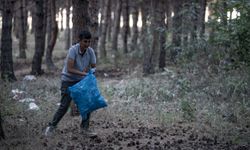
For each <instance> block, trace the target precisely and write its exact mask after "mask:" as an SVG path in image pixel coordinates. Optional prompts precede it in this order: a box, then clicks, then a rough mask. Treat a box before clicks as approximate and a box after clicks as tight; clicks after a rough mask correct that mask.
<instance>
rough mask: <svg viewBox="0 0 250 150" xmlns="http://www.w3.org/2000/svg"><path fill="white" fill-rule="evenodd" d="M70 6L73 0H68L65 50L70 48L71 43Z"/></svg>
mask: <svg viewBox="0 0 250 150" xmlns="http://www.w3.org/2000/svg"><path fill="white" fill-rule="evenodd" d="M70 7H71V0H66V31H65V38H66V42H65V50H68V49H69V48H70V45H71V31H70V27H69V22H70V16H69V15H70Z"/></svg>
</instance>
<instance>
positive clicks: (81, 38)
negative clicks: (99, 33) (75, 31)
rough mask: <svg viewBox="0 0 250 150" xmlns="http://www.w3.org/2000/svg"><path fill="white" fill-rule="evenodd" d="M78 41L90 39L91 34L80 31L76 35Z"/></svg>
mask: <svg viewBox="0 0 250 150" xmlns="http://www.w3.org/2000/svg"><path fill="white" fill-rule="evenodd" d="M78 38H79V41H81V40H83V39H91V33H90V32H89V31H87V30H84V31H81V32H80V33H79V35H78Z"/></svg>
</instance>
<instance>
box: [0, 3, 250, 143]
mask: <svg viewBox="0 0 250 150" xmlns="http://www.w3.org/2000/svg"><path fill="white" fill-rule="evenodd" d="M0 25H1V30H0V32H1V42H0V44H1V58H0V60H1V69H0V72H1V79H2V80H1V82H0V83H1V85H0V86H1V88H2V89H4V90H2V91H0V93H1V96H0V98H1V99H0V103H2V105H3V104H4V101H5V100H6V99H8V91H6V90H7V89H8V88H6V87H9V88H10V89H9V90H10V91H11V86H13V85H12V84H13V83H15V82H13V81H17V82H18V80H20V79H21V77H23V76H24V73H23V74H22V73H21V74H20V70H19V71H18V69H19V68H18V67H20V68H22V69H24V70H25V69H26V70H27V69H28V72H27V71H26V74H32V75H35V76H38V77H39V76H40V77H43V76H46V77H48V73H49V72H53V71H56V72H60V71H61V67H62V66H61V65H57V64H58V63H57V62H58V60H62V59H63V58H64V57H65V56H66V52H67V50H68V48H69V47H70V46H71V45H72V44H74V43H76V42H77V34H78V33H79V31H81V30H89V31H90V32H91V33H92V36H93V38H92V43H91V47H93V48H94V50H95V53H96V55H97V57H98V63H97V64H98V65H99V66H100V67H99V68H98V67H97V77H98V75H100V77H107V76H108V74H109V73H111V72H112V71H116V72H122V73H121V74H123V75H128V76H130V77H131V78H129V80H125V79H124V80H125V81H126V83H124V84H123V85H125V86H126V87H124V86H123V87H124V89H120V88H118V87H115V86H114V87H112V88H110V87H109V88H105V86H104V85H105V84H107V83H106V82H104V83H101V85H102V84H104V85H103V86H101V87H102V91H103V93H104V95H106V96H107V97H109V98H110V99H112V98H113V99H114V98H116V97H120V98H121V97H123V98H124V97H125V98H127V99H130V98H132V99H133V98H134V97H136V98H137V99H138V97H140V99H141V100H145V101H146V100H148V99H150V100H151V101H155V103H159V104H162V105H163V103H164V105H165V102H166V103H168V102H169V99H171V100H170V101H171V102H173V101H174V99H178V100H176V101H177V102H176V103H178V104H179V105H178V107H179V108H178V109H179V110H177V111H181V113H182V114H183V116H182V119H183V120H186V121H188V122H203V123H204V124H206V125H207V124H209V125H211V126H212V129H213V130H214V133H216V132H217V131H221V132H222V130H224V129H225V128H228V129H232V130H234V132H233V131H230V132H229V131H226V133H228V134H229V135H227V136H226V135H225V136H226V137H227V138H229V137H230V138H229V139H231V140H232V141H233V143H236V144H239V143H241V144H242V143H243V145H244V144H248V145H249V141H250V139H249V137H250V131H249V126H250V118H249V116H250V99H249V96H250V92H249V91H250V85H249V82H250V69H249V65H250V1H248V0H237V1H235V0H0ZM56 48H57V49H56ZM98 65H97V66H98ZM98 70H99V74H98ZM16 72H19V74H18V73H17V74H16ZM46 73H47V74H46ZM102 73H103V74H102ZM118 74H119V73H118ZM172 75H173V76H174V75H176V76H175V77H171V76H172ZM115 77H117V76H115ZM119 77H120V78H121V81H123V77H124V76H119ZM58 78H59V75H58ZM110 78H112V76H110ZM138 78H139V79H138ZM145 78H146V79H148V80H144V79H145ZM48 79H49V80H50V77H48ZM160 79H161V80H160ZM52 80H53V79H52ZM108 83H111V82H108ZM119 83H120V82H119ZM38 86H39V85H38ZM175 86H178V90H177V92H176V91H171V88H173V89H174V87H175ZM122 90H125V93H122V94H121V93H120V91H122ZM136 92H138V93H136ZM3 93H4V94H3ZM6 93H7V94H6ZM173 93H175V94H176V93H177V95H178V96H177V97H178V98H173V97H174V96H173V95H174V94H173ZM147 94H148V95H147ZM150 94H152V95H154V96H152V95H151V96H150ZM171 94H173V95H172V96H170V95H171ZM121 95H122V96H121ZM156 97H157V98H158V99H157V100H155V99H156ZM136 98H135V99H136ZM159 99H161V100H159ZM166 99H167V100H166ZM210 104H211V105H210ZM212 104H213V106H212ZM214 104H215V105H216V106H214ZM166 105H167V104H166ZM206 105H207V108H206V109H207V111H204V110H205V106H206ZM175 106H176V105H173V107H175ZM209 106H211V107H209ZM2 108H3V109H2ZM2 108H1V109H0V112H2V113H3V114H4V115H3V116H8V113H6V112H8V111H6V110H7V108H6V106H2ZM157 109H158V112H157V113H158V115H159V116H158V117H159V118H161V119H159V120H160V121H161V123H163V124H164V121H166V120H168V121H167V122H169V118H171V117H170V115H169V114H167V115H166V113H169V109H168V110H166V109H163V108H161V109H160V108H158V107H157ZM170 109H171V108H170ZM209 113H211V114H209ZM217 115H219V117H218V116H217ZM201 116H202V117H204V116H206V117H205V119H204V118H203V119H198V118H200V117H201ZM216 116H217V118H216ZM0 117H1V115H0ZM202 117H201V118H202ZM3 118H4V117H3ZM0 120H1V118H0ZM170 120H171V119H170ZM177 120H178V119H177ZM220 120H225V122H227V123H228V124H230V125H228V124H227V125H225V126H224V125H222V122H221V124H220V123H218V122H217V121H219V122H220ZM172 121H173V120H172ZM173 122H174V121H173ZM217 123H218V124H219V125H218V124H217ZM1 124H2V121H1V122H0V125H1ZM234 127H235V128H236V127H237V128H238V129H239V131H236V129H234ZM214 128H216V129H214ZM0 129H1V130H0V137H1V139H2V138H4V131H3V130H2V126H0ZM242 130H244V132H243V131H242ZM241 131H242V132H241ZM223 133H224V132H223ZM232 135H235V136H232Z"/></svg>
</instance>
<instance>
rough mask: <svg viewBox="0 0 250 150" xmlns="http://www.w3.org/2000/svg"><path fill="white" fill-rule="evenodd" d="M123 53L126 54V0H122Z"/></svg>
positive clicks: (127, 20) (127, 33)
mask: <svg viewBox="0 0 250 150" xmlns="http://www.w3.org/2000/svg"><path fill="white" fill-rule="evenodd" d="M122 14H123V38H122V39H123V52H124V53H125V54H126V53H128V35H129V6H128V0H123V5H122Z"/></svg>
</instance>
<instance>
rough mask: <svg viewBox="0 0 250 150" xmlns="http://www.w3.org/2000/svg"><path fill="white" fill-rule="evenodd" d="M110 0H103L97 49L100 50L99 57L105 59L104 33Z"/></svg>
mask: <svg viewBox="0 0 250 150" xmlns="http://www.w3.org/2000/svg"><path fill="white" fill-rule="evenodd" d="M109 7H110V0H105V1H104V14H103V15H104V16H103V17H104V19H103V22H102V27H101V28H102V29H101V30H102V33H101V39H100V45H99V50H100V57H101V58H103V59H105V58H106V57H107V52H106V35H107V27H108V22H107V21H108V13H109V10H110V8H109Z"/></svg>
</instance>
